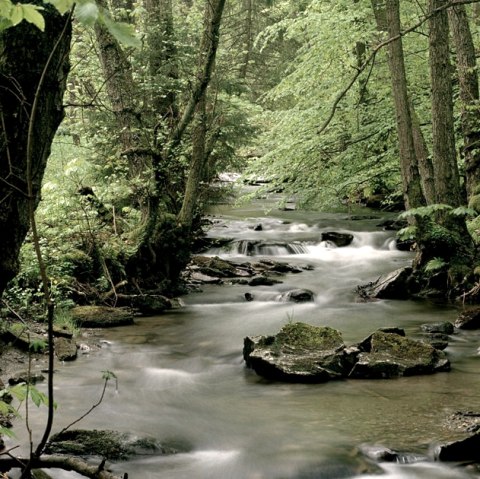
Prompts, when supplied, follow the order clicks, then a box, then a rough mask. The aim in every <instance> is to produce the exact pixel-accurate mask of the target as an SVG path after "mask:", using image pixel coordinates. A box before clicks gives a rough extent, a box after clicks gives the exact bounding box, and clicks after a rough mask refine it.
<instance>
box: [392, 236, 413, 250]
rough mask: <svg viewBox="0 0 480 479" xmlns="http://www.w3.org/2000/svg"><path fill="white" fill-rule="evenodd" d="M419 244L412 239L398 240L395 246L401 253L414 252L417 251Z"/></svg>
mask: <svg viewBox="0 0 480 479" xmlns="http://www.w3.org/2000/svg"><path fill="white" fill-rule="evenodd" d="M416 244H417V242H416V241H415V240H411V239H406V240H402V239H398V238H397V239H396V240H395V246H396V248H397V249H398V250H399V251H413V250H414V249H415V246H416Z"/></svg>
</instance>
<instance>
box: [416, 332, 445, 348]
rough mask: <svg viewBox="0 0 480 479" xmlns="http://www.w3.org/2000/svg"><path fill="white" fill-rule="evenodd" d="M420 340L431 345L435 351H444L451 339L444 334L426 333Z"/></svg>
mask: <svg viewBox="0 0 480 479" xmlns="http://www.w3.org/2000/svg"><path fill="white" fill-rule="evenodd" d="M420 340H421V341H424V342H426V343H428V344H431V345H432V346H433V347H434V348H435V349H440V350H441V351H443V350H444V349H446V348H447V347H448V341H449V337H448V335H447V334H442V333H425V334H424V335H423V336H422V337H421V338H420Z"/></svg>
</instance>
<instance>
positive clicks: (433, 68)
mask: <svg viewBox="0 0 480 479" xmlns="http://www.w3.org/2000/svg"><path fill="white" fill-rule="evenodd" d="M429 2H430V11H432V10H435V9H437V8H440V7H442V6H444V5H445V4H446V3H448V2H447V0H429ZM428 24H429V31H430V41H429V55H430V81H431V87H432V138H433V149H432V154H433V170H434V178H435V192H436V202H437V203H446V204H449V205H451V206H459V205H460V204H462V203H463V202H464V201H463V200H464V198H463V197H462V194H461V190H460V175H459V172H458V165H457V157H456V151H455V135H454V131H455V130H454V122H453V100H452V98H453V97H452V68H451V64H450V52H449V38H448V36H449V29H448V14H447V11H446V10H441V11H439V12H437V13H436V14H435V15H432V16H431V17H430V19H429V21H428Z"/></svg>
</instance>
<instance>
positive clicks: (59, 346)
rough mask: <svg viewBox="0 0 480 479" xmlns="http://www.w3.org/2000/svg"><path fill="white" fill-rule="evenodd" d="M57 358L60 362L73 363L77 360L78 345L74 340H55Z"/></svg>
mask: <svg viewBox="0 0 480 479" xmlns="http://www.w3.org/2000/svg"><path fill="white" fill-rule="evenodd" d="M54 345H55V356H57V358H58V360H59V361H73V360H74V359H76V358H77V345H76V343H75V341H74V340H73V339H68V338H55V341H54Z"/></svg>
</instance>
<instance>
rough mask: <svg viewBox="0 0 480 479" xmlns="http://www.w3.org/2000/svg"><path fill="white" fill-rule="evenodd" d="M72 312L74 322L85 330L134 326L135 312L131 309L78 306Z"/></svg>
mask: <svg viewBox="0 0 480 479" xmlns="http://www.w3.org/2000/svg"><path fill="white" fill-rule="evenodd" d="M70 312H71V315H72V320H73V321H74V322H75V323H76V324H78V326H80V327H84V328H109V327H115V326H126V325H129V324H133V312H132V310H131V309H130V308H110V307H107V306H76V307H75V308H72V309H71V311H70Z"/></svg>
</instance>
